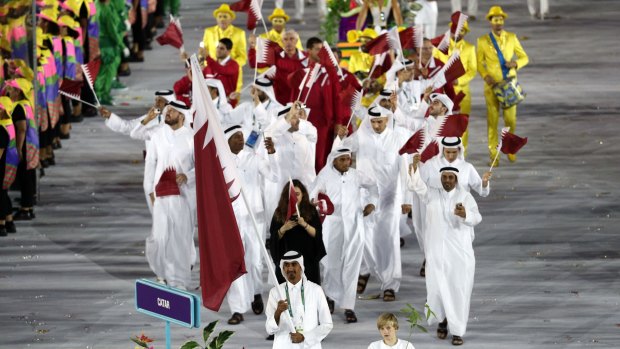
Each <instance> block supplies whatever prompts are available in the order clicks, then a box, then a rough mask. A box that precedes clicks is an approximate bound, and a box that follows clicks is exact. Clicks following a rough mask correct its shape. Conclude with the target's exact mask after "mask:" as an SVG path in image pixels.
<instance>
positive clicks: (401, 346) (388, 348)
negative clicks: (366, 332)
mask: <svg viewBox="0 0 620 349" xmlns="http://www.w3.org/2000/svg"><path fill="white" fill-rule="evenodd" d="M368 349H415V348H414V347H413V344H411V343H409V342H408V341H406V340H402V339H399V340H398V341H397V342H396V344H394V345H387V344H385V342H383V341H382V340H380V341H376V342H372V343H370V345H369V346H368Z"/></svg>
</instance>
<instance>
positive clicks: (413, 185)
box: [407, 167, 428, 202]
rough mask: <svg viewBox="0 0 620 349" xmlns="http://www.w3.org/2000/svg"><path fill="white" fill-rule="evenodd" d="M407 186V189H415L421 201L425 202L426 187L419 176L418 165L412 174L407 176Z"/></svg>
mask: <svg viewBox="0 0 620 349" xmlns="http://www.w3.org/2000/svg"><path fill="white" fill-rule="evenodd" d="M407 187H408V188H409V190H411V191H415V192H416V194H418V196H419V197H420V199H421V200H422V202H427V200H428V198H427V194H428V187H427V186H426V183H424V181H423V180H422V178H421V177H420V168H419V167H418V169H417V170H416V171H415V172H413V175H409V176H408V177H407Z"/></svg>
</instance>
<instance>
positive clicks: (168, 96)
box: [155, 90, 175, 103]
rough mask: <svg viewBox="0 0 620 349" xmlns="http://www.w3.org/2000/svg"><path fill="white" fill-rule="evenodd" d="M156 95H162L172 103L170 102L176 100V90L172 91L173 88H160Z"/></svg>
mask: <svg viewBox="0 0 620 349" xmlns="http://www.w3.org/2000/svg"><path fill="white" fill-rule="evenodd" d="M155 96H156V97H162V98H163V99H165V100H166V101H168V103H170V102H172V101H174V100H175V98H174V91H172V90H159V91H156V92H155Z"/></svg>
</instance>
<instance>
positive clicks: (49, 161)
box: [47, 147, 56, 166]
mask: <svg viewBox="0 0 620 349" xmlns="http://www.w3.org/2000/svg"><path fill="white" fill-rule="evenodd" d="M52 149H53V147H52ZM47 164H48V165H50V166H56V157H51V158H49V159H47Z"/></svg>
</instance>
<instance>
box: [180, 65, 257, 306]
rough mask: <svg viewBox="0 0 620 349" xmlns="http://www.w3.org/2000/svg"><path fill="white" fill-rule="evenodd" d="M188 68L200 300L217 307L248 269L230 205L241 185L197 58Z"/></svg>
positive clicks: (238, 193) (204, 303)
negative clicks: (190, 76)
mask: <svg viewBox="0 0 620 349" xmlns="http://www.w3.org/2000/svg"><path fill="white" fill-rule="evenodd" d="M191 69H192V75H193V77H194V82H193V84H192V96H193V107H194V108H195V110H196V113H195V117H194V125H193V126H194V150H195V156H196V178H197V179H198V180H197V181H196V199H197V200H196V203H197V210H196V211H197V212H196V216H197V220H198V242H199V246H200V284H201V287H202V303H203V305H204V306H205V307H206V308H208V309H211V310H214V311H218V310H219V309H220V306H221V305H222V301H223V300H224V297H225V296H226V293H227V292H228V289H229V288H230V285H231V283H232V282H233V281H235V280H236V279H237V278H238V277H240V276H241V275H243V274H245V273H246V270H245V262H244V251H243V244H242V241H241V236H240V234H239V228H238V226H237V222H236V219H235V214H234V212H233V209H232V204H231V199H232V200H234V199H236V198H237V197H238V196H239V195H240V193H241V183H240V182H239V178H238V176H237V166H235V162H234V160H233V158H232V154H231V152H230V148H229V146H228V143H227V142H226V139H225V138H224V132H223V130H222V127H221V125H220V122H219V117H218V113H217V110H216V109H215V106H214V105H213V101H212V100H211V96H210V94H209V91H208V89H207V85H206V82H205V80H204V77H203V76H202V72H201V69H200V65H199V64H198V60H197V59H196V57H195V56H194V57H191ZM207 216H208V217H207Z"/></svg>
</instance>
